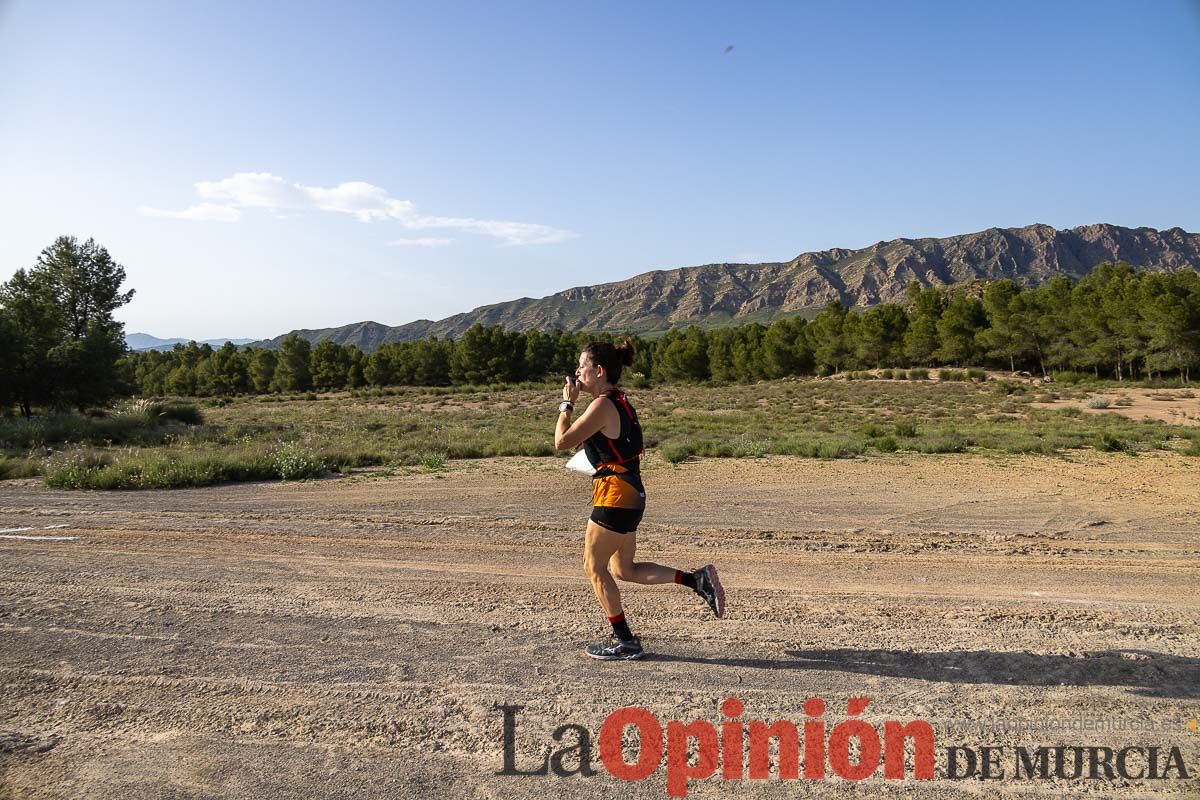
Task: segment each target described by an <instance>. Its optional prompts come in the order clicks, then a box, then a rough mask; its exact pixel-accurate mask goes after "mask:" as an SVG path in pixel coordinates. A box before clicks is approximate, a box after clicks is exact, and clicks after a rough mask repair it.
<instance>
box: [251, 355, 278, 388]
mask: <svg viewBox="0 0 1200 800" xmlns="http://www.w3.org/2000/svg"><path fill="white" fill-rule="evenodd" d="M278 363H279V356H278V355H277V354H276V353H275V351H274V350H267V349H266V348H255V349H254V353H253V355H251V356H250V368H249V371H250V384H251V385H252V386H253V387H254V391H255V392H256V393H258V394H266V393H267V392H269V391H271V382H272V381H273V380H274V378H275V367H276V365H277V364H278Z"/></svg>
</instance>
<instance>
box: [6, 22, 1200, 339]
mask: <svg viewBox="0 0 1200 800" xmlns="http://www.w3.org/2000/svg"><path fill="white" fill-rule="evenodd" d="M730 45H732V46H733V49H732V50H729V51H728V52H726V50H727V48H728V47H729V46H730ZM0 76H3V77H0V187H3V190H2V191H0V279H7V278H8V277H9V276H10V275H11V274H12V272H13V271H15V270H16V269H18V268H21V267H29V266H31V265H32V264H33V263H34V261H35V260H36V257H37V254H38V252H39V251H40V250H41V248H43V247H44V246H46V245H47V244H49V243H50V241H52V240H53V239H54V237H55V236H58V235H60V234H73V235H77V236H80V237H87V236H93V237H95V238H96V239H97V240H98V241H99V242H100V243H102V244H104V245H105V246H106V247H108V249H109V251H110V252H111V253H112V254H113V256H114V257H115V258H116V259H117V260H118V261H119V262H120V263H122V264H123V265H124V266H125V268H126V271H127V274H128V279H129V280H128V283H127V286H130V287H133V288H134V289H136V291H137V294H136V296H135V298H134V300H133V302H132V303H131V304H130V305H128V306H126V307H125V308H123V309H122V310H121V311H120V312H118V316H119V318H120V319H122V320H123V321H125V323H126V330H127V331H129V332H134V331H145V332H149V333H152V334H155V335H158V336H163V337H167V336H184V337H193V338H198V339H200V338H210V337H217V336H235V337H241V336H246V337H266V336H274V335H277V334H280V333H284V332H286V331H288V330H291V329H293V328H299V327H306V328H316V327H330V326H336V325H342V324H347V323H351V322H357V321H362V320H367V319H372V320H375V321H378V322H382V323H385V324H389V325H397V324H401V323H404V322H408V321H411V320H413V319H418V318H433V319H437V318H440V317H444V316H447V315H450V314H453V313H456V312H459V311H465V310H468V309H470V308H472V307H475V306H477V305H481V304H484V303H492V302H499V301H502V300H507V299H513V298H516V297H521V296H532V297H538V296H542V295H546V294H550V293H552V292H555V291H558V290H561V289H565V288H567V287H570V286H578V285H586V284H594V283H602V282H606V281H613V280H620V279H623V278H627V277H630V276H632V275H635V274H637V273H640V272H645V271H647V270H650V269H657V268H671V267H679V266H690V265H696V264H704V263H713V262H721V261H770V260H786V259H790V258H792V257H794V256H795V255H797V254H798V253H801V252H804V251H807V250H817V249H824V248H828V247H835V246H840V247H861V246H864V245H868V244H871V243H873V242H876V241H879V240H886V239H891V238H895V237H898V236H910V237H916V236H947V235H952V234H956V233H965V232H968V231H975V230H982V229H984V228H988V227H991V226H1000V227H1006V226H1018V225H1027V224H1031V223H1034V222H1044V223H1048V224H1050V225H1054V226H1056V227H1071V226H1075V225H1081V224H1088V223H1093V222H1111V223H1115V224H1120V225H1129V226H1140V225H1145V226H1151V227H1157V228H1167V227H1171V226H1176V225H1178V226H1181V227H1183V228H1185V229H1187V230H1190V231H1197V230H1200V189H1198V187H1200V158H1198V156H1197V152H1200V5H1198V4H1197V3H1196V2H1189V1H1188V0H1157V1H1156V2H1152V3H1109V2H1079V3H1072V2H1051V3H1046V2H1036V3H1033V2H1031V3H1021V2H1004V3H990V4H983V3H963V2H912V3H884V2H877V3H856V2H828V3H799V2H788V3H778V4H772V3H757V4H734V3H727V2H722V3H694V2H688V3H682V2H680V3H654V4H628V5H621V4H616V3H599V2H596V3H533V2H511V3H482V2H473V3H463V4H455V3H448V2H438V3H412V4H404V3H391V2H387V3H383V2H381V3H304V2H280V3H272V2H246V1H245V0H243V1H242V2H230V3H224V2H203V3H183V2H162V3H160V2H149V1H147V2H142V3H122V2H67V1H65V0H56V2H53V3H47V2H40V1H39V0H7V1H6V0H0Z"/></svg>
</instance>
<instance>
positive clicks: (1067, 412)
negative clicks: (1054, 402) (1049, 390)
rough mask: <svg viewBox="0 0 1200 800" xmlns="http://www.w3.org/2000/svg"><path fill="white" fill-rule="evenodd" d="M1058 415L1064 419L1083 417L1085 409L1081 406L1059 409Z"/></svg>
mask: <svg viewBox="0 0 1200 800" xmlns="http://www.w3.org/2000/svg"><path fill="white" fill-rule="evenodd" d="M1058 413H1059V414H1060V415H1062V416H1064V417H1076V418H1077V417H1082V416H1083V409H1082V408H1079V406H1067V407H1066V408H1060V409H1058Z"/></svg>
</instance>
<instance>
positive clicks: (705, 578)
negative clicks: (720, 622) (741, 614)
mask: <svg viewBox="0 0 1200 800" xmlns="http://www.w3.org/2000/svg"><path fill="white" fill-rule="evenodd" d="M692 574H693V575H695V576H696V594H698V595H700V596H701V597H703V598H704V602H706V603H708V607H709V608H711V609H712V612H713V613H714V614H716V616H717V619H720V618H721V617H723V616H725V588H724V587H723V586H721V579H720V578H718V577H717V568H716V567H714V566H713V565H712V564H708V565H706V566H703V567H701V568H700V569H698V570H696V571H695V572H693V573H692Z"/></svg>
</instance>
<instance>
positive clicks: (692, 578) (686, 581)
mask: <svg viewBox="0 0 1200 800" xmlns="http://www.w3.org/2000/svg"><path fill="white" fill-rule="evenodd" d="M675 582H676V583H682V584H683V585H684V586H686V587H688V588H689V589H691V590H692V591H695V590H696V573H694V572H684V571H683V570H681V569H677V570H675Z"/></svg>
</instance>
